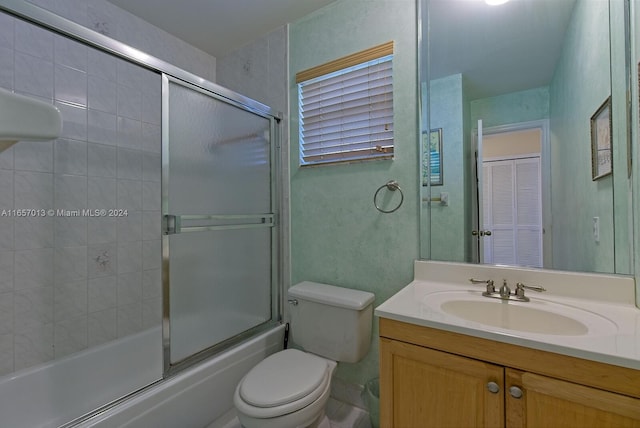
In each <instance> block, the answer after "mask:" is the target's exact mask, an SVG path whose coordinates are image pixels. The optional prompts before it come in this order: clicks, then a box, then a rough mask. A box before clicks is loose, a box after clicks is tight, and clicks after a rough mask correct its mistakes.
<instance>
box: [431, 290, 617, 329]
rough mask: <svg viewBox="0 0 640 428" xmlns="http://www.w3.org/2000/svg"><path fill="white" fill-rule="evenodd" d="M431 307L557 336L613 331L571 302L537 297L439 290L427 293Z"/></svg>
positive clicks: (600, 318) (601, 319)
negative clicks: (523, 298) (497, 296)
mask: <svg viewBox="0 0 640 428" xmlns="http://www.w3.org/2000/svg"><path fill="white" fill-rule="evenodd" d="M423 303H424V304H426V305H427V306H428V307H429V308H430V309H431V310H436V311H439V312H442V313H444V314H446V315H451V316H453V317H456V318H458V319H461V320H465V321H471V322H474V323H479V324H483V325H486V326H491V327H498V328H500V329H506V330H513V331H520V332H527V333H535V334H545V335H557V336H584V335H594V334H612V333H615V332H616V331H617V326H616V324H615V323H614V322H612V321H611V320H609V319H608V318H605V317H603V316H601V315H598V314H596V313H594V312H591V311H588V310H584V309H580V308H578V307H575V306H572V305H565V304H561V303H554V302H549V301H544V300H541V299H540V300H538V299H536V300H535V301H534V299H532V300H531V302H517V301H511V300H509V301H504V300H500V299H492V298H488V297H483V296H481V295H480V293H477V292H471V291H466V292H463V291H455V292H454V291H452V292H437V293H432V294H429V295H427V296H425V298H424V301H423Z"/></svg>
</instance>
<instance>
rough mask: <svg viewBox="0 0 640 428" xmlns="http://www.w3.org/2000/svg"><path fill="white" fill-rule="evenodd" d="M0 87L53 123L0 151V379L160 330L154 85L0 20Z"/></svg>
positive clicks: (148, 76)
mask: <svg viewBox="0 0 640 428" xmlns="http://www.w3.org/2000/svg"><path fill="white" fill-rule="evenodd" d="M0 87H3V88H5V89H9V90H13V91H15V92H16V93H20V94H24V95H28V96H32V97H36V98H39V99H42V100H45V101H48V102H52V103H54V104H55V105H56V106H57V107H58V108H59V109H60V111H61V113H62V116H63V119H64V124H63V131H62V136H61V138H59V139H58V140H56V141H51V142H44V143H42V142H39V143H32V142H19V143H17V144H16V145H14V146H13V147H12V148H10V149H8V150H5V151H4V152H1V153H0V375H1V374H6V373H11V372H13V371H15V370H19V369H22V368H25V367H29V366H32V365H35V364H39V363H42V362H46V361H49V360H52V359H54V358H59V357H62V356H65V355H68V354H70V353H73V352H76V351H80V350H82V349H86V348H88V347H91V346H95V345H99V344H101V343H105V342H108V341H110V340H113V339H116V338H119V337H122V336H126V335H129V334H132V333H135V332H138V331H141V330H143V329H146V328H149V327H151V326H158V325H159V323H160V320H161V297H160V294H161V293H160V291H161V288H160V282H161V279H160V278H161V274H160V263H161V244H160V242H161V241H160V236H161V235H160V218H161V217H160V176H161V159H160V152H161V139H160V119H161V114H160V109H161V80H160V76H159V75H158V74H156V73H153V72H151V71H148V70H145V69H143V68H140V67H138V66H135V65H132V64H130V63H127V62H126V61H123V60H120V59H118V58H115V57H113V56H110V55H108V54H106V53H103V52H100V51H98V50H96V49H93V48H90V47H87V46H85V45H83V44H80V43H78V42H75V41H72V40H69V39H67V38H65V37H62V36H59V35H56V34H54V33H52V32H49V31H47V30H44V29H41V28H39V27H37V26H34V25H32V24H29V23H26V22H24V21H21V20H19V19H15V18H13V17H10V16H8V15H5V14H0ZM21 209H34V210H39V209H42V210H45V211H48V210H82V209H91V210H101V209H104V210H107V211H109V210H117V209H120V210H126V215H125V214H124V212H123V211H121V212H115V213H114V214H116V215H118V214H119V216H100V217H88V216H78V217H66V216H62V215H45V216H26V217H17V216H16V215H17V213H18V211H14V210H21Z"/></svg>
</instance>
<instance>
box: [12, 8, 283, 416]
mask: <svg viewBox="0 0 640 428" xmlns="http://www.w3.org/2000/svg"><path fill="white" fill-rule="evenodd" d="M0 53H1V55H0V87H3V88H5V89H9V90H11V91H15V92H17V93H21V94H23V95H26V96H31V97H35V98H38V99H43V100H45V101H47V102H50V103H53V104H55V105H56V106H57V107H58V108H59V109H60V111H61V113H62V116H63V122H64V123H63V131H62V132H63V133H62V136H61V138H60V139H58V140H56V141H51V142H45V143H42V142H39V143H30V142H19V143H17V144H16V145H15V146H13V147H12V148H10V149H8V150H5V151H4V152H1V153H0V209H3V210H5V211H6V212H23V211H22V210H33V212H45V213H46V215H45V216H40V217H24V216H20V217H19V216H13V217H12V216H3V217H1V218H0V310H1V312H0V415H2V416H1V418H0V419H1V421H0V425H3V426H4V424H7V425H6V426H11V427H16V428H19V427H34V426H39V427H57V426H66V425H65V424H69V426H70V425H71V424H73V423H76V422H78V421H79V420H82V419H83V418H85V417H86V415H96V414H98V413H99V411H97V409H100V408H102V407H103V406H105V405H107V404H109V403H112V402H124V401H126V400H127V399H128V398H127V397H128V396H129V395H130V394H132V393H135V392H136V391H138V394H140V393H145V391H147V390H148V389H149V388H148V387H149V386H150V385H152V384H154V385H155V386H154V388H155V387H156V386H158V385H161V384H163V383H166V381H165V382H163V379H166V378H171V379H176V378H178V377H180V376H181V375H182V374H183V373H185V372H187V371H189V370H191V368H192V367H195V363H198V362H201V361H203V360H205V359H207V361H210V360H211V358H209V357H211V356H214V355H215V358H219V356H221V355H226V354H229V355H230V357H229V358H227V360H228V361H229V363H228V365H229V367H231V365H233V366H234V368H233V369H230V371H229V373H230V374H228V375H226V380H225V382H226V384H228V385H232V384H233V383H234V381H235V379H236V378H237V377H238V376H241V375H242V371H243V370H248V367H250V365H251V363H252V361H251V360H250V359H248V358H247V355H248V354H249V353H250V354H251V355H252V356H253V357H252V358H258V359H259V358H264V356H265V354H266V353H269V352H273V351H275V350H276V349H275V348H277V347H278V346H280V347H281V346H282V345H281V340H279V339H277V340H276V339H273V338H274V337H276V336H273V337H272V338H270V339H269V340H262V339H260V340H258V341H256V340H255V339H254V338H256V337H257V335H261V334H268V333H267V332H269V331H276V330H277V331H278V332H279V333H278V334H280V336H281V330H282V327H281V325H280V324H281V323H280V313H281V307H282V303H281V293H280V291H279V284H280V276H279V271H280V268H279V266H280V257H279V240H280V228H279V226H278V222H279V200H278V197H277V195H278V192H277V189H278V188H279V186H280V182H279V173H278V171H279V160H278V157H279V156H280V154H279V151H278V147H279V144H278V139H279V132H278V121H279V117H278V114H277V113H276V112H274V111H273V110H272V109H271V108H269V107H267V106H265V105H262V104H260V103H258V102H255V101H253V100H251V99H248V98H246V97H243V96H241V95H239V94H237V93H234V92H232V91H229V90H227V89H225V88H223V87H220V86H218V85H216V84H213V83H211V82H208V81H205V80H204V79H201V78H199V77H198V76H195V75H192V74H190V73H188V72H185V71H183V70H181V69H179V68H176V67H174V66H172V65H170V64H167V63H165V62H163V61H161V60H158V59H156V58H153V57H150V56H148V55H146V54H144V53H141V52H139V51H137V50H135V49H131V48H130V47H129V46H126V45H124V44H122V43H120V42H117V41H115V40H113V39H110V38H108V37H106V36H103V35H101V34H98V33H95V32H93V31H91V30H89V29H87V28H85V27H82V26H80V25H77V24H75V23H72V22H71V21H68V20H66V19H63V18H61V17H59V16H56V15H54V14H52V13H50V12H47V11H45V10H43V9H41V8H38V7H36V6H34V5H32V4H30V3H27V2H24V1H20V0H2V1H0ZM7 76H10V78H6V77H7ZM261 337H262V336H261ZM252 339H254V340H252ZM249 342H252V343H254V344H253V345H252V346H253V347H254V348H251V349H252V350H251V351H247V349H248V348H242V347H243V346H244V345H243V344H244V343H249ZM262 342H264V343H262ZM267 342H269V344H268V345H267ZM278 342H279V343H278ZM274 347H275V348H274ZM234 349H235V351H234ZM243 349H244V350H243ZM234 352H236V354H233V353H234ZM238 352H239V354H238ZM244 360H246V361H245V362H244V363H243V364H245V365H241V364H239V362H240V361H244ZM216 361H218V360H216ZM221 361H222V360H221ZM216 364H217V365H216V366H215V371H216V372H224V371H225V370H226V369H225V368H224V367H226V366H224V364H222V363H218V362H217V363H216ZM225 364H227V363H225ZM216 382H219V381H217V380H216ZM221 384H222V383H220V385H221ZM228 387H229V386H227V388H228ZM180 388H181V389H188V388H186V387H184V386H182V387H180ZM141 391H142V392H141ZM223 395H224V397H225V400H227V395H228V404H225V405H227V406H229V407H230V406H231V397H232V393H228V392H224V394H223ZM25 397H28V399H25ZM225 400H223V402H224V403H227V401H225ZM221 410H224V409H221ZM138 413H141V412H140V411H138ZM87 426H89V425H87ZM107 426H108V424H107ZM184 426H188V424H187V425H184Z"/></svg>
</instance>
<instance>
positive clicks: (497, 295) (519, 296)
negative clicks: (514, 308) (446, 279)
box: [469, 278, 547, 302]
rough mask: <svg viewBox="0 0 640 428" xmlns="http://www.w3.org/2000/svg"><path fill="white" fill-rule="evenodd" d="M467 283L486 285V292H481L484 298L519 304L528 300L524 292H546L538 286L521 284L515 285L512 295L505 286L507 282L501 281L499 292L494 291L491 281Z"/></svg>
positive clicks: (470, 280) (473, 280) (475, 280)
mask: <svg viewBox="0 0 640 428" xmlns="http://www.w3.org/2000/svg"><path fill="white" fill-rule="evenodd" d="M469 282H471V283H472V284H486V285H487V290H486V291H483V292H482V295H483V296H485V297H492V298H494V299H502V300H517V301H520V302H528V301H529V298H528V297H527V296H525V295H524V292H525V289H526V290H533V291H537V292H542V291H547V290H546V289H545V288H543V287H540V286H539V285H525V284H523V283H522V282H517V283H516V290H515V291H514V292H513V293H512V292H511V288H509V286H508V285H507V280H506V279H503V280H502V286H501V287H500V290H498V291H496V287H495V285H494V282H493V280H492V279H487V280H480V279H474V278H470V279H469Z"/></svg>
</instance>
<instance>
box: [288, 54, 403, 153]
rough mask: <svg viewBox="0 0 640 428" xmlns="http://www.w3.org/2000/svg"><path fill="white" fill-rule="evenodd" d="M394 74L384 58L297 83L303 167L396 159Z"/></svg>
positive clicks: (344, 59) (363, 55)
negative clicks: (394, 146) (394, 156)
mask: <svg viewBox="0 0 640 428" xmlns="http://www.w3.org/2000/svg"><path fill="white" fill-rule="evenodd" d="M383 46H384V45H383ZM390 46H391V52H392V51H393V44H392V43H391V42H390ZM378 48H379V47H376V48H374V50H375V52H377V53H379V52H380V51H381V50H380V49H378ZM356 56H357V57H358V58H360V59H361V58H363V57H365V56H366V55H365V53H364V51H363V52H359V53H358V54H356ZM338 62H340V63H341V64H345V63H348V61H347V59H346V57H345V58H342V59H340V60H338ZM317 68H322V69H323V70H325V71H327V70H331V69H332V68H331V67H328V66H325V67H324V68H323V66H321V67H317ZM392 71H393V68H392V56H391V55H385V56H382V57H376V58H373V59H369V60H367V61H366V62H364V63H358V64H355V65H351V66H349V67H348V68H346V69H341V70H333V71H330V72H328V74H325V75H321V76H317V77H314V78H312V79H310V80H306V81H302V82H299V84H298V89H299V106H300V111H299V114H300V152H301V153H300V162H301V164H302V165H309V164H318V163H327V162H341V161H352V160H361V159H370V158H392V157H393V145H394V142H393V83H392ZM303 73H304V74H305V75H312V73H310V71H309V70H307V71H306V72H303ZM297 77H299V75H298V76H297Z"/></svg>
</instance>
